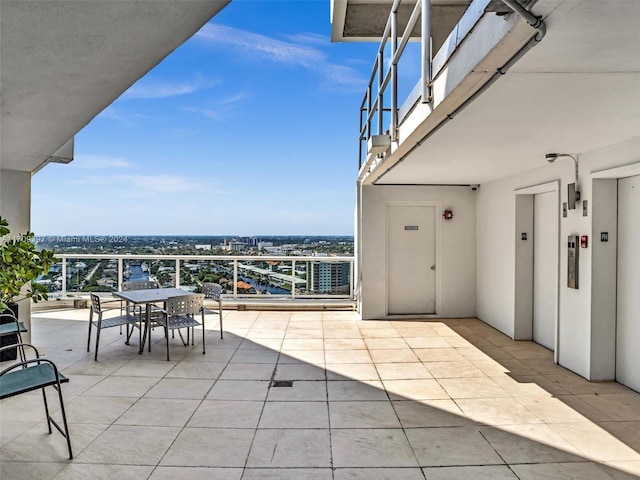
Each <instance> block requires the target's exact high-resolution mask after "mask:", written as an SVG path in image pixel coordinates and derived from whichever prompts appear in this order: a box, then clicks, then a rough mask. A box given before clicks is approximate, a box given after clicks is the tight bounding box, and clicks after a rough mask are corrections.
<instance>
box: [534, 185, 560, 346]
mask: <svg viewBox="0 0 640 480" xmlns="http://www.w3.org/2000/svg"><path fill="white" fill-rule="evenodd" d="M557 198H558V195H557V193H556V192H546V193H539V194H537V195H535V196H534V199H533V341H534V342H536V343H539V344H540V345H542V346H544V347H546V348H548V349H549V350H554V349H555V338H556V316H557V312H558V205H557Z"/></svg>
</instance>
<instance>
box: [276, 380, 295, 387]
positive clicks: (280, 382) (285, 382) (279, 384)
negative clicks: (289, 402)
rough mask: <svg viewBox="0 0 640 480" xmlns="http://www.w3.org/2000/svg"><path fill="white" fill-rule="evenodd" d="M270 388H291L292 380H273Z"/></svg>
mask: <svg viewBox="0 0 640 480" xmlns="http://www.w3.org/2000/svg"><path fill="white" fill-rule="evenodd" d="M271 386H272V387H293V380H274V381H272V382H271Z"/></svg>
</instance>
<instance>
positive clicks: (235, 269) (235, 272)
mask: <svg viewBox="0 0 640 480" xmlns="http://www.w3.org/2000/svg"><path fill="white" fill-rule="evenodd" d="M233 299H234V300H237V299H238V260H237V259H234V260H233Z"/></svg>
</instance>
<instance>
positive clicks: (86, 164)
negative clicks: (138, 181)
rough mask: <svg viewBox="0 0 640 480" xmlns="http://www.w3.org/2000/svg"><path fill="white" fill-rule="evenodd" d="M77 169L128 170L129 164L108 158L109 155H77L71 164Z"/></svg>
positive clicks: (120, 159) (121, 159)
mask: <svg viewBox="0 0 640 480" xmlns="http://www.w3.org/2000/svg"><path fill="white" fill-rule="evenodd" d="M73 164H74V166H76V167H79V168H94V169H103V168H104V169H107V168H108V169H111V168H129V167H131V166H132V165H131V163H130V162H129V161H128V160H126V159H124V158H121V157H110V156H109V155H77V156H76V157H75V160H74V162H73Z"/></svg>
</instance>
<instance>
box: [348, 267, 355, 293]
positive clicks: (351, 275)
mask: <svg viewBox="0 0 640 480" xmlns="http://www.w3.org/2000/svg"><path fill="white" fill-rule="evenodd" d="M353 264H354V260H353V259H352V260H350V261H349V298H350V299H351V300H353V292H354V290H355V288H354V280H353V270H354V265H353Z"/></svg>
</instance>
